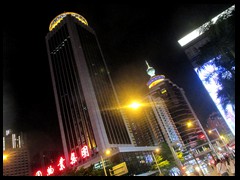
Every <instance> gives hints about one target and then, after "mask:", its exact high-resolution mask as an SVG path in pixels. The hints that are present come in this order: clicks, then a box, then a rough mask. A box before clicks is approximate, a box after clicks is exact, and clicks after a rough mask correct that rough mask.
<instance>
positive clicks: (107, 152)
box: [100, 149, 111, 176]
mask: <svg viewBox="0 0 240 180" xmlns="http://www.w3.org/2000/svg"><path fill="white" fill-rule="evenodd" d="M110 153H111V151H110V150H109V149H108V150H106V152H105V154H106V155H109V154H110ZM100 158H101V162H102V166H103V170H104V174H105V176H107V171H106V167H105V163H104V160H103V157H102V155H100Z"/></svg>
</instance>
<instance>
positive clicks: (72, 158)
mask: <svg viewBox="0 0 240 180" xmlns="http://www.w3.org/2000/svg"><path fill="white" fill-rule="evenodd" d="M76 162H77V157H76V156H75V153H74V152H73V153H71V162H70V164H71V165H73V164H75V163H76Z"/></svg>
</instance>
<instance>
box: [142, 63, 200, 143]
mask: <svg viewBox="0 0 240 180" xmlns="http://www.w3.org/2000/svg"><path fill="white" fill-rule="evenodd" d="M147 66H148V69H147V73H148V75H149V76H150V77H151V78H150V80H149V81H148V83H147V86H148V88H149V93H148V95H147V96H148V99H149V102H150V104H151V105H152V107H153V108H154V111H155V114H157V117H159V123H160V124H161V126H162V127H161V129H162V131H163V134H167V135H168V138H165V139H168V140H170V141H171V143H172V144H174V143H175V144H176V143H179V144H181V145H185V146H190V147H194V146H196V145H197V140H198V139H199V135H201V134H202V133H203V129H202V128H201V124H200V122H199V120H198V118H197V117H196V115H195V113H194V111H193V109H192V107H191V105H190V103H189V102H188V100H187V97H186V96H185V93H184V91H183V89H182V88H180V87H178V86H177V85H176V84H174V83H173V82H172V81H170V80H169V79H166V78H165V76H164V75H155V69H154V68H153V67H150V66H149V65H148V63H147ZM164 131H165V132H164Z"/></svg>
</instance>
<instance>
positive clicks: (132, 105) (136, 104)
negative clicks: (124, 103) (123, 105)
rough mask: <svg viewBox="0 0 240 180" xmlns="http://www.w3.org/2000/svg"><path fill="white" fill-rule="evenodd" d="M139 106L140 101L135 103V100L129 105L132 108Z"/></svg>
mask: <svg viewBox="0 0 240 180" xmlns="http://www.w3.org/2000/svg"><path fill="white" fill-rule="evenodd" d="M140 106H141V104H140V103H137V102H133V103H132V104H130V105H129V107H130V108H132V109H137V108H139V107H140Z"/></svg>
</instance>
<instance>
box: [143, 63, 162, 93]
mask: <svg viewBox="0 0 240 180" xmlns="http://www.w3.org/2000/svg"><path fill="white" fill-rule="evenodd" d="M145 62H146V64H147V67H148V69H147V73H148V75H149V76H151V78H150V80H149V81H148V83H147V86H148V88H149V89H150V88H152V87H154V86H156V85H157V84H159V83H160V82H162V81H163V80H164V79H165V76H164V75H157V76H155V69H154V68H153V67H150V66H149V64H148V62H147V61H145Z"/></svg>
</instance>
